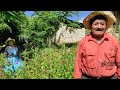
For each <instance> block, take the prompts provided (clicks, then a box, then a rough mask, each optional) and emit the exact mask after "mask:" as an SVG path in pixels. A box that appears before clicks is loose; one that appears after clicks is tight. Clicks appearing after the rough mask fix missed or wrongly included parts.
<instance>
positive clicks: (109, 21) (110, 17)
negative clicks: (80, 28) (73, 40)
mask: <svg viewBox="0 0 120 90" xmlns="http://www.w3.org/2000/svg"><path fill="white" fill-rule="evenodd" d="M97 15H103V16H105V18H106V19H107V27H106V29H108V28H109V27H110V26H111V25H113V24H114V23H115V22H116V17H115V16H114V15H113V14H112V12H110V11H93V12H92V13H90V14H89V15H88V16H87V17H86V18H85V19H84V20H83V25H84V27H85V28H86V29H91V26H90V20H91V19H92V18H93V17H95V16H97Z"/></svg>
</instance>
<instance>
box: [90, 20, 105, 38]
mask: <svg viewBox="0 0 120 90" xmlns="http://www.w3.org/2000/svg"><path fill="white" fill-rule="evenodd" d="M91 32H92V34H93V35H94V36H96V37H102V36H103V34H104V33H105V32H106V21H105V20H99V19H96V20H95V21H94V22H93V23H92V25H91Z"/></svg>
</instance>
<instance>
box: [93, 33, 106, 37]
mask: <svg viewBox="0 0 120 90" xmlns="http://www.w3.org/2000/svg"><path fill="white" fill-rule="evenodd" d="M103 34H104V33H102V34H95V36H96V37H102V36H103Z"/></svg>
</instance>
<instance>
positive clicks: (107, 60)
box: [73, 33, 120, 78]
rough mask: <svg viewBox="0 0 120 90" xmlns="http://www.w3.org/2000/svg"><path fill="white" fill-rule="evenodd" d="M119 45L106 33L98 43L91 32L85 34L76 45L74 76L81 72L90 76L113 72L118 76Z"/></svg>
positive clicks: (100, 75) (76, 76) (119, 73)
mask: <svg viewBox="0 0 120 90" xmlns="http://www.w3.org/2000/svg"><path fill="white" fill-rule="evenodd" d="M119 62H120V46H119V43H118V41H117V40H116V39H115V38H114V37H113V36H111V35H108V34H107V33H105V34H104V37H103V38H102V40H101V42H100V43H98V41H97V40H96V39H94V38H93V37H92V36H91V34H89V35H87V36H85V37H84V38H83V39H82V40H81V41H80V42H79V45H78V49H77V53H76V59H75V62H74V73H73V77H74V78H81V77H82V73H84V74H86V75H88V76H91V77H107V76H112V75H113V74H115V75H116V76H117V78H120V68H119V65H120V63H119Z"/></svg>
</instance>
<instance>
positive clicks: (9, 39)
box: [5, 37, 15, 44]
mask: <svg viewBox="0 0 120 90" xmlns="http://www.w3.org/2000/svg"><path fill="white" fill-rule="evenodd" d="M9 41H13V43H15V39H12V38H10V37H9V38H8V39H7V40H6V42H5V44H8V42H9Z"/></svg>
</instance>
